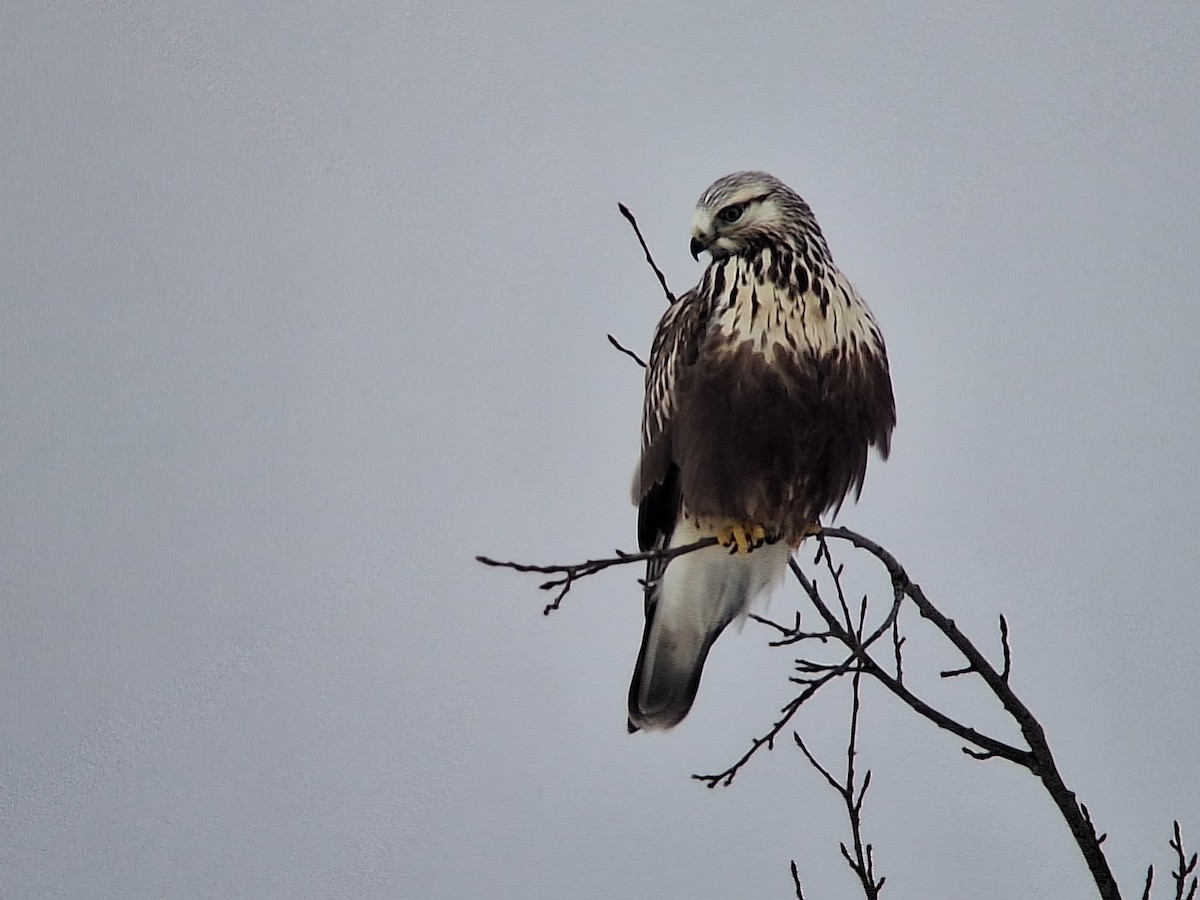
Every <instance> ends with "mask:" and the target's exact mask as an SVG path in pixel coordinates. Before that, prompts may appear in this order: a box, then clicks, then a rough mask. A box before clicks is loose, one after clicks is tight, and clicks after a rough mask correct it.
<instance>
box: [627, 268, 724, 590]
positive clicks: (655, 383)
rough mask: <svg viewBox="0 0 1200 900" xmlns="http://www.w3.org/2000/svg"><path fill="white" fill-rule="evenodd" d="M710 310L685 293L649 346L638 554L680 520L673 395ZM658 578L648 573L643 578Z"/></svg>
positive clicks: (636, 496)
mask: <svg viewBox="0 0 1200 900" xmlns="http://www.w3.org/2000/svg"><path fill="white" fill-rule="evenodd" d="M710 308H711V303H710V301H709V300H707V299H706V298H704V297H702V296H701V294H700V292H698V291H696V290H695V289H693V290H690V291H688V292H687V293H686V294H684V295H683V296H682V297H680V298H679V299H678V300H677V301H676V302H675V303H673V304H671V306H670V307H669V308H668V309H667V311H666V312H665V313H664V314H663V317H662V318H661V319H660V320H659V323H658V328H657V329H656V330H655V333H654V341H653V343H652V344H651V347H650V361H649V364H648V365H647V367H646V399H645V402H644V404H643V406H642V455H641V460H640V461H639V463H638V467H637V471H636V472H635V473H634V478H633V502H634V503H636V504H638V544H639V546H640V547H641V549H642V550H650V549H653V548H655V547H664V546H666V545H667V544H668V543H669V541H670V538H671V532H672V531H673V530H674V528H675V521H676V519H677V518H678V516H679V507H680V495H679V469H678V467H677V465H676V461H675V454H674V452H673V446H672V440H673V433H674V429H673V417H674V415H675V412H676V411H677V410H678V407H679V403H678V399H677V395H676V391H677V389H678V386H679V376H680V373H681V372H682V371H683V370H685V369H686V368H687V367H688V366H691V365H692V364H693V363H695V361H696V358H697V356H698V354H699V352H700V345H701V343H702V341H703V339H704V336H705V335H706V334H707V332H708V327H709V321H710ZM660 568H661V567H660ZM661 574H662V573H661V571H660V572H657V573H656V572H653V571H650V572H648V573H647V579H648V580H652V579H653V578H655V577H657V576H658V575H661Z"/></svg>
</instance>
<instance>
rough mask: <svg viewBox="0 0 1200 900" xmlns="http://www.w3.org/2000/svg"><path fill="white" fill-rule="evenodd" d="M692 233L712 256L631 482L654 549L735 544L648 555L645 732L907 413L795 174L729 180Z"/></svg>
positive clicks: (665, 716)
mask: <svg viewBox="0 0 1200 900" xmlns="http://www.w3.org/2000/svg"><path fill="white" fill-rule="evenodd" d="M691 250H692V255H693V256H694V257H696V258H699V254H700V252H701V251H704V250H707V251H708V252H709V253H710V254H711V256H712V261H711V262H710V263H709V265H708V268H707V269H705V271H704V276H703V277H702V278H701V279H700V283H699V284H698V285H697V286H696V287H695V288H693V289H692V290H690V291H688V292H687V293H686V294H685V295H683V296H682V297H680V298H679V300H678V301H677V302H676V303H674V304H673V305H672V306H671V307H670V308H668V309H667V311H666V313H665V314H664V315H663V317H662V320H661V321H660V322H659V323H658V329H657V331H656V332H655V335H654V343H653V346H652V348H651V352H650V364H649V368H648V369H647V371H646V401H645V406H644V409H643V416H642V457H641V462H640V464H639V465H638V469H637V473H636V474H635V476H634V480H633V498H634V502H635V503H637V504H638V506H639V511H638V542H639V544H640V545H641V547H642V549H643V550H649V549H652V548H660V547H677V546H682V545H685V544H690V543H693V542H695V541H697V540H699V539H701V538H704V537H708V536H716V537H717V538H718V539H719V540H720V545H718V546H713V547H708V548H705V549H703V550H698V551H694V552H691V553H687V554H684V555H683V556H679V557H676V558H675V559H674V560H672V561H670V562H669V563H667V564H663V563H662V562H661V561H658V562H652V563H650V564H649V565H648V566H647V573H646V585H647V586H646V629H645V633H644V635H643V637H642V648H641V652H640V653H639V654H638V661H637V668H636V669H635V671H634V674H633V683H632V684H631V685H630V688H629V729H630V731H636V730H637V729H638V728H670V727H671V726H673V725H676V724H678V723H679V722H680V721H681V720H682V719H683V717H684V716H686V715H687V713H688V710H689V709H690V708H691V706H692V701H693V700H694V699H695V696H696V690H697V688H698V687H699V685H700V675H701V671H702V670H703V667H704V660H705V658H706V657H707V656H708V651H709V648H710V647H711V646H712V643H713V641H715V640H716V639H717V636H718V635H720V633H721V631H722V630H723V629H724V628H725V626H726V625H728V624H729V623H730V622H731V621H732V620H733V619H734V618H735V617H737V616H738V615H739V614H740V613H741V612H743V611H744V610H745V609H746V607H747V604H748V603H749V602H750V600H751V599H753V598H754V597H755V596H756V595H757V594H760V593H762V592H763V591H765V590H766V589H767V588H769V587H770V586H771V585H772V584H774V583H775V582H776V581H777V580H778V579H779V578H780V577H781V576H782V574H783V572H784V571H785V569H786V567H787V562H788V558H789V554H790V553H791V551H792V550H793V549H795V548H796V547H798V546H799V544H800V542H801V541H802V540H804V538H805V536H806V535H809V534H812V533H814V531H815V530H816V529H817V528H818V527H819V519H820V516H821V515H822V514H824V513H826V512H828V511H829V510H834V511H836V510H837V509H838V508H839V507H840V506H841V504H842V501H843V500H845V498H846V496H847V495H848V494H849V493H851V492H852V491H853V492H854V493H855V496H857V495H858V492H859V491H861V490H862V484H863V478H864V477H865V475H866V471H867V451H868V449H869V448H871V447H875V448H877V449H878V451H879V453H880V455H881V456H883V457H884V458H886V457H887V454H888V445H889V441H890V438H891V433H892V428H893V427H894V426H895V424H896V408H895V403H894V401H893V398H892V384H891V377H890V375H889V373H888V361H887V353H886V351H885V349H884V344H883V337H882V335H881V334H880V332H879V327H878V326H877V325H876V324H875V319H874V318H873V317H872V316H871V311H870V310H869V309H868V308H867V305H866V303H865V302H863V299H862V298H861V297H860V296H859V295H858V292H857V291H856V290H855V289H854V286H853V285H852V284H851V283H850V282H849V280H848V279H847V278H846V277H845V276H844V275H843V274H842V273H841V272H840V271H839V270H838V268H837V266H835V265H834V263H833V258H832V257H831V256H830V253H829V248H828V246H826V244H825V238H824V236H823V235H822V234H821V229H820V228H819V227H818V225H817V221H816V219H815V218H814V217H813V214H812V210H810V209H809V208H808V204H807V203H805V202H804V200H803V199H801V197H800V196H799V195H798V194H796V193H795V192H794V191H793V190H791V188H789V187H787V185H785V184H783V183H782V182H780V181H779V180H778V179H776V178H774V177H772V176H770V175H767V174H765V173H763V172H738V173H736V174H733V175H727V176H726V177H724V178H722V179H720V180H719V181H717V182H716V183H715V184H713V185H712V187H710V188H709V189H708V190H707V191H705V192H704V195H703V196H702V197H701V198H700V201H699V203H698V204H697V205H696V212H695V215H694V217H693V219H692V244H691Z"/></svg>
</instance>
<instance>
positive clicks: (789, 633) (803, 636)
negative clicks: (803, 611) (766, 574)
mask: <svg viewBox="0 0 1200 900" xmlns="http://www.w3.org/2000/svg"><path fill="white" fill-rule="evenodd" d="M747 615H748V616H749V618H751V619H753V620H754V621H755V622H758V623H760V624H762V625H766V626H768V627H770V628H774V629H775V630H776V631H778V632H779V633H780V634H782V635H783V637H782V638H780V639H779V640H777V641H768V642H767V646H768V647H786V646H787V645H788V644H798V643H800V642H801V641H807V640H817V641H820V642H821V643H822V644H824V643H826V642H828V640H829V639H830V638H831V637H833V635H832V634H830V633H829V632H828V631H804V630H803V629H801V627H800V613H799V612H797V613H796V624H795V625H793V626H792V627H791V628H787V627H785V626H783V625H780V624H779V623H778V622H773V621H771V620H770V619H768V618H765V617H764V616H760V615H757V614H755V613H748V614H747Z"/></svg>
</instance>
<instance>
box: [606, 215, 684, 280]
mask: <svg viewBox="0 0 1200 900" xmlns="http://www.w3.org/2000/svg"><path fill="white" fill-rule="evenodd" d="M617 209H619V210H620V211H621V215H623V216H624V217H625V219H626V221H628V222H629V224H630V225H632V226H633V233H634V234H636V235H637V239H638V243H639V244H641V245H642V252H643V253H645V254H646V262H648V263H649V264H650V268H652V269H653V270H654V274H655V275H657V276H658V283H659V284H661V285H662V289H663V293H664V294H666V296H667V303H674V302H675V299H676V298H675V295H674V294H672V293H671V289H670V288H669V287H667V279H666V276H664V275H663V273H662V270H661V269H660V268H659V267H658V265H657V264H656V263H655V262H654V257H653V256H651V255H650V248H649V247H647V246H646V239H645V238H643V237H642V229H640V228H638V223H637V219H635V218H634V217H633V213H631V212H630V211H629V207H628V206H626V205H625V204H624V203H618V204H617Z"/></svg>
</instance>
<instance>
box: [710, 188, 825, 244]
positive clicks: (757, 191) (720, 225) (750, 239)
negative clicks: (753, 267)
mask: <svg viewBox="0 0 1200 900" xmlns="http://www.w3.org/2000/svg"><path fill="white" fill-rule="evenodd" d="M810 222H812V224H813V225H814V226H815V222H813V221H812V212H811V211H810V210H809V208H808V205H807V204H806V203H805V202H804V201H803V200H802V199H801V198H800V195H799V194H797V193H796V192H795V191H793V190H792V189H791V188H789V187H788V186H787V185H786V184H784V183H783V182H782V181H780V180H779V179H778V178H776V177H775V176H774V175H768V174H767V173H766V172H734V173H733V174H732V175H726V176H725V177H724V178H719V179H717V180H716V181H714V182H713V183H712V186H710V187H709V189H708V190H706V191H705V192H704V193H703V194H702V195H701V197H700V200H699V202H697V203H696V211H695V213H694V214H693V215H692V245H691V250H692V258H693V259H699V258H700V254H701V253H702V252H703V251H705V250H707V251H708V252H709V253H711V254H712V256H713V258H714V259H721V258H723V257H726V256H732V255H734V254H736V253H743V252H745V251H746V250H748V249H751V248H752V247H754V246H758V245H761V244H762V243H764V242H770V241H773V240H776V239H779V238H780V237H782V236H784V235H786V234H787V233H788V232H789V231H791V230H793V229H795V227H796V226H797V225H807V224H809V223H810Z"/></svg>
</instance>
